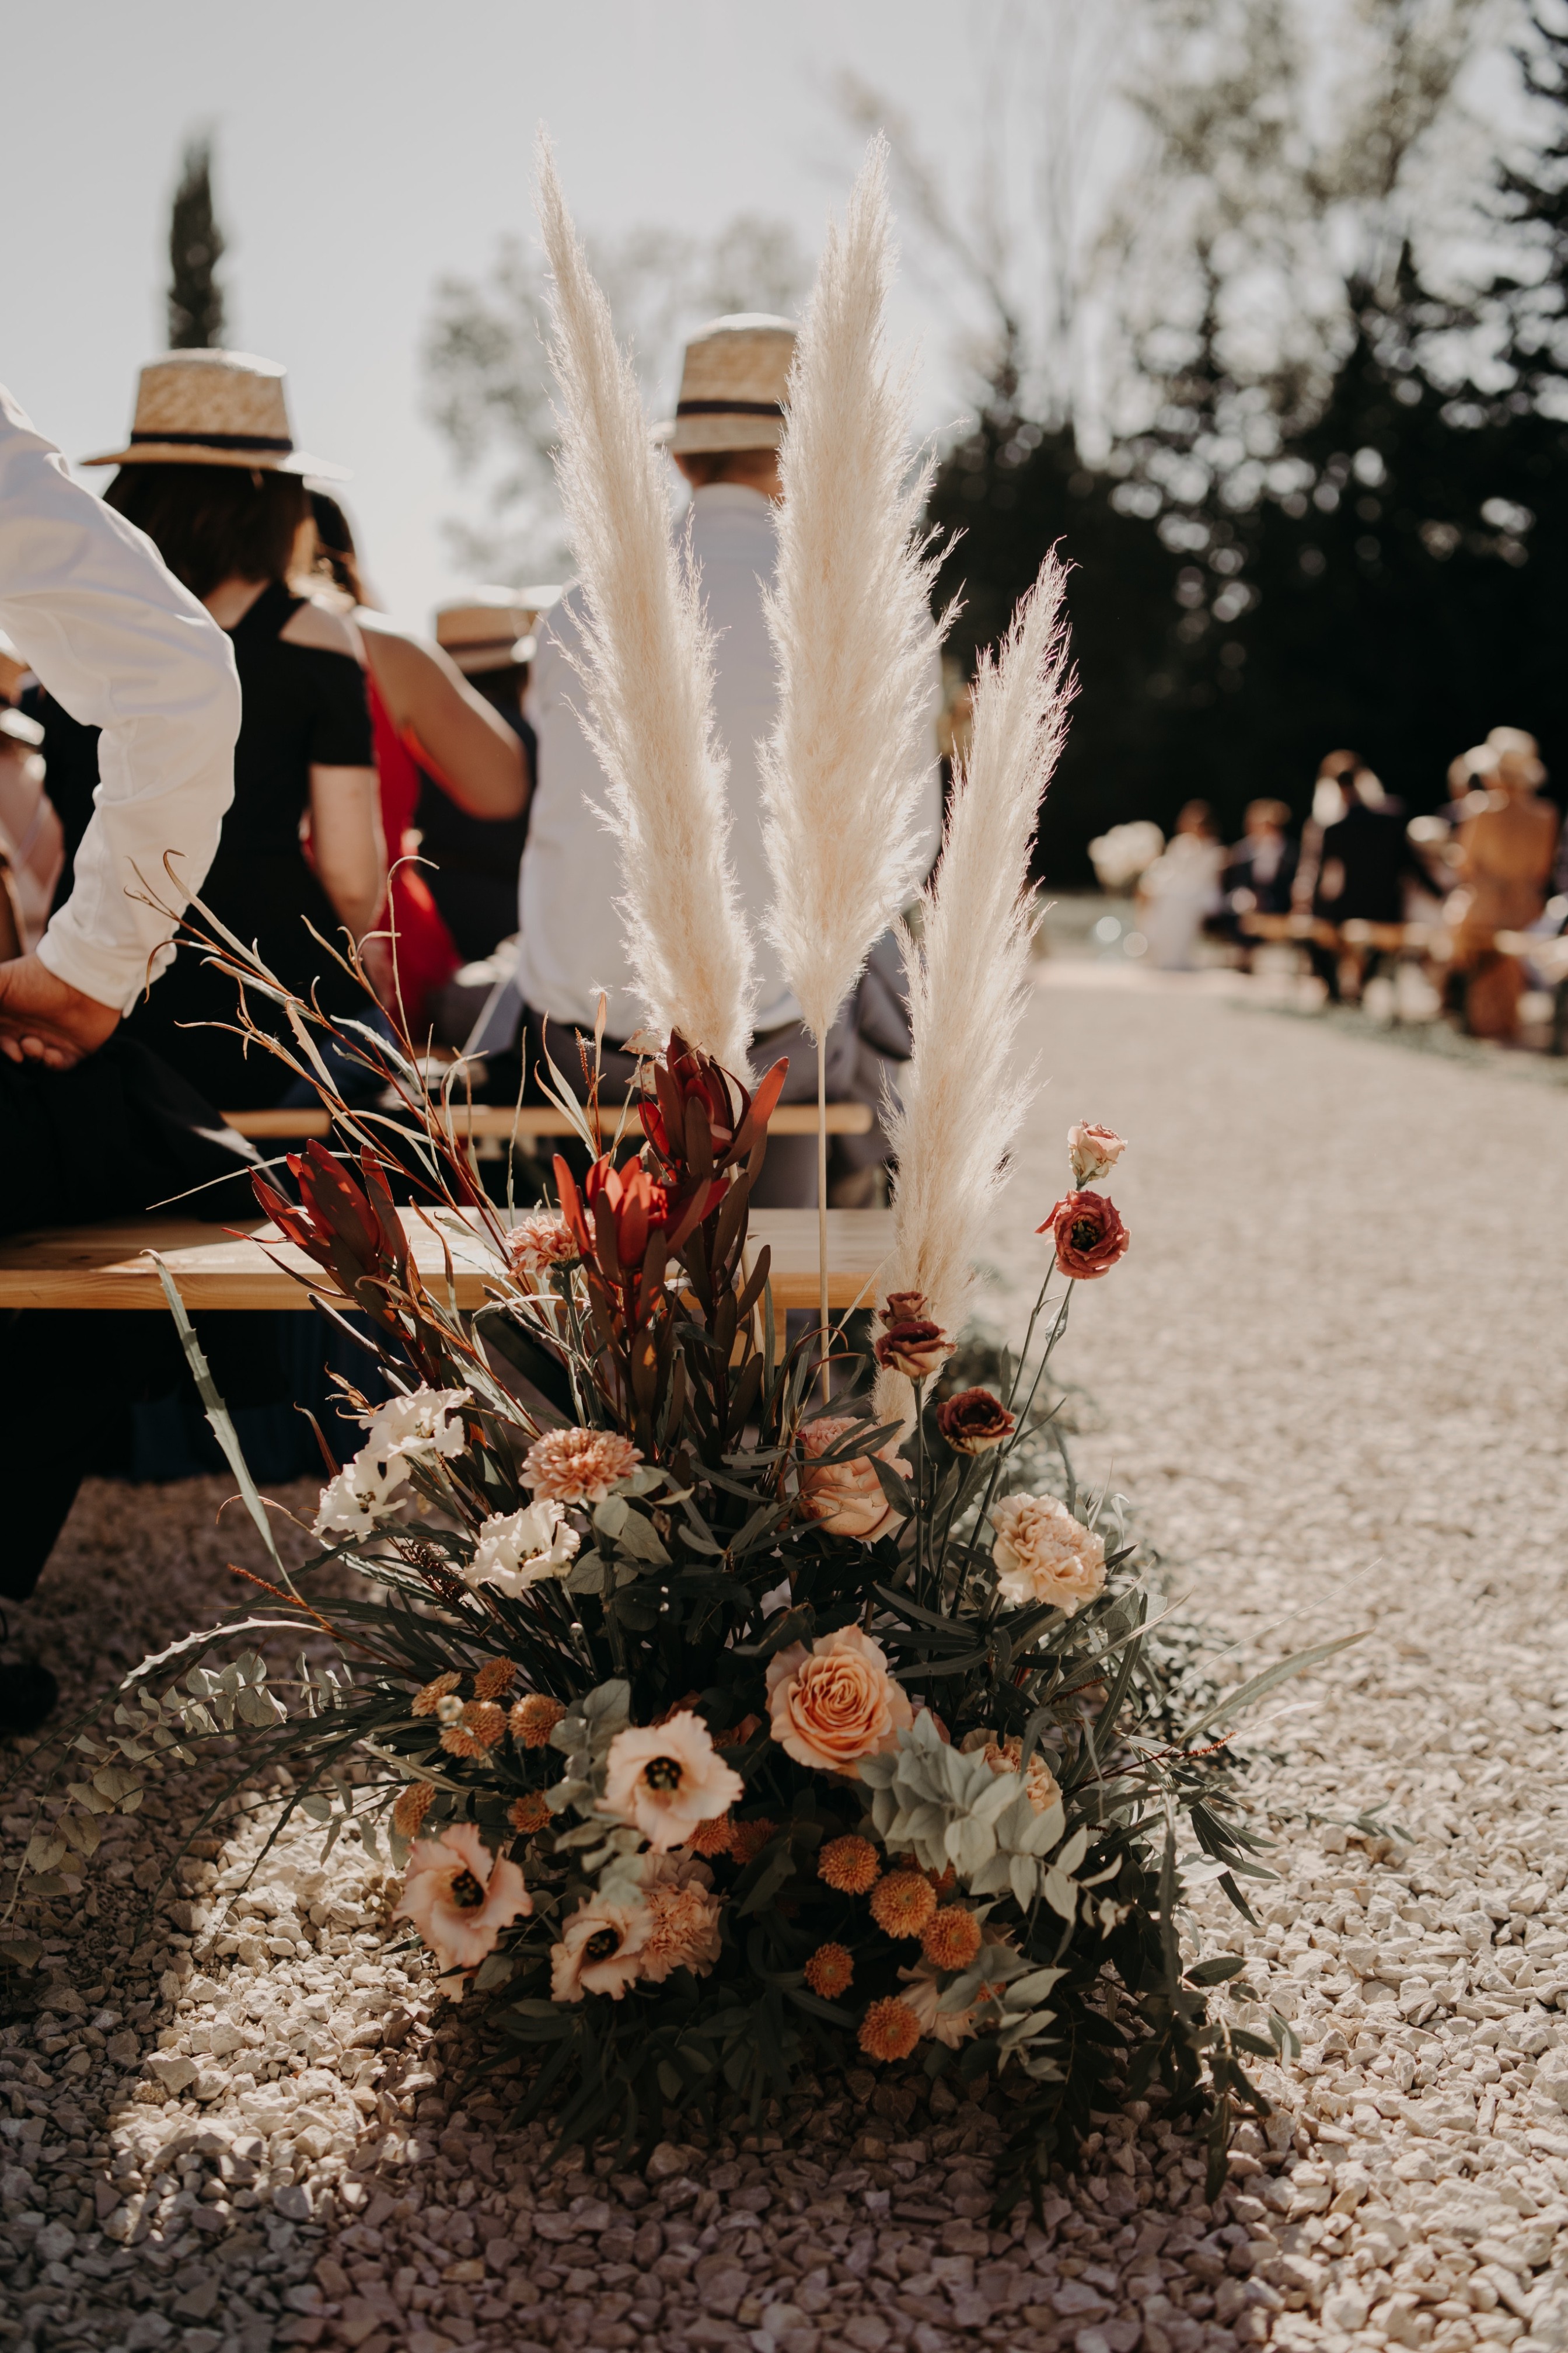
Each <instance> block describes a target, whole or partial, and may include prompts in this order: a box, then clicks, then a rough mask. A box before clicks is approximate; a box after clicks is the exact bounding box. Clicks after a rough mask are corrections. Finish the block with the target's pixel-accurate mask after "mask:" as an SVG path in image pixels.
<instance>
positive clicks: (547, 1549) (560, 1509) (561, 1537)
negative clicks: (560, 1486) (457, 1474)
mask: <svg viewBox="0 0 1568 2353" xmlns="http://www.w3.org/2000/svg"><path fill="white" fill-rule="evenodd" d="M582 1541H583V1539H582V1537H581V1536H580V1535H578V1533H577V1531H576V1529H575V1528H574V1527H572V1526H570V1525H568V1523H567V1518H566V1513H565V1509H564V1506H563V1505H562V1504H558V1503H556V1502H555V1501H554V1499H553V1497H551V1496H543V1495H542V1496H540V1497H539V1498H538V1499H537V1500H536V1501H535V1502H534V1503H531V1504H525V1505H524V1506H523V1508H522V1510H521V1512H497V1513H495V1514H492V1516H491V1517H490V1518H489V1519H488V1520H487V1521H486V1522H485V1523H484V1525H483V1526H482V1527H481V1528H480V1530H479V1542H478V1544H477V1545H476V1546H475V1548H474V1556H473V1558H472V1560H471V1561H470V1562H469V1563H468V1567H467V1568H466V1569H465V1570H464V1571H463V1575H464V1576H465V1577H467V1579H468V1583H469V1584H470V1585H493V1586H495V1587H496V1588H497V1590H498V1591H500V1592H501V1593H504V1594H505V1595H506V1597H507V1599H508V1600H509V1601H515V1600H516V1599H517V1598H518V1596H519V1595H520V1594H521V1593H522V1592H524V1591H526V1589H527V1588H528V1587H529V1586H531V1585H538V1584H539V1583H541V1582H542V1579H543V1578H545V1577H564V1576H565V1574H566V1572H567V1570H568V1569H569V1568H570V1567H571V1566H572V1563H573V1560H574V1558H575V1556H576V1552H577V1547H578V1546H579V1545H580V1544H581V1543H582Z"/></svg>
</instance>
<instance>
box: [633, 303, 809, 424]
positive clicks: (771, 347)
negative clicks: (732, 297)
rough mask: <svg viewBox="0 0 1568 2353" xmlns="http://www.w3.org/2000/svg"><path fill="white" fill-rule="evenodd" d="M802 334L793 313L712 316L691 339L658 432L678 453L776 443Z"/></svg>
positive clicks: (751, 312) (748, 313)
mask: <svg viewBox="0 0 1568 2353" xmlns="http://www.w3.org/2000/svg"><path fill="white" fill-rule="evenodd" d="M794 357H795V328H794V326H793V325H792V324H791V322H790V321H789V320H788V319H775V318H773V317H771V316H770V315H769V314H768V313H767V312H766V311H735V312H734V313H733V314H732V315H731V317H729V318H727V319H710V321H709V322H708V324H707V325H706V326H705V327H702V328H700V329H699V331H698V332H697V333H696V334H695V335H693V337H692V339H691V341H690V342H689V343H688V344H687V346H686V364H685V366H684V367H683V368H682V369H681V372H680V398H679V400H678V401H677V402H676V405H675V415H674V416H673V417H670V418H669V419H668V422H667V423H665V424H663V425H660V426H657V427H655V430H654V438H655V439H656V440H659V441H662V442H663V443H664V444H665V446H666V447H667V448H669V449H671V450H674V451H676V452H677V453H678V454H685V453H690V454H693V455H694V454H695V453H696V452H697V451H698V450H717V449H776V448H778V446H779V443H780V441H781V440H782V439H783V438H784V388H785V386H786V385H787V384H788V382H789V367H790V362H791V360H793V359H794Z"/></svg>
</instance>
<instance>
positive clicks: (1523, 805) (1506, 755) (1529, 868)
mask: <svg viewBox="0 0 1568 2353" xmlns="http://www.w3.org/2000/svg"><path fill="white" fill-rule="evenodd" d="M1487 741H1488V744H1489V746H1490V748H1491V749H1492V750H1493V751H1494V752H1495V753H1496V754H1497V768H1496V772H1495V773H1496V779H1497V788H1496V790H1495V791H1493V792H1490V793H1489V794H1488V795H1487V796H1486V800H1485V805H1484V806H1483V807H1480V808H1479V809H1473V810H1471V811H1470V813H1469V814H1468V815H1467V816H1466V817H1465V818H1464V820H1463V822H1462V823H1461V825H1460V827H1459V829H1458V862H1457V868H1456V871H1457V873H1458V890H1457V891H1456V892H1455V893H1454V895H1453V898H1452V899H1451V900H1450V901H1449V902H1448V905H1447V909H1446V911H1445V912H1446V913H1447V917H1448V921H1449V922H1450V923H1451V924H1452V925H1453V927H1454V934H1455V937H1454V967H1455V970H1456V971H1457V972H1458V973H1461V974H1463V975H1464V976H1465V1026H1466V1028H1467V1029H1468V1031H1469V1033H1470V1035H1471V1037H1473V1038H1500V1039H1512V1038H1516V1037H1517V1036H1518V1035H1519V1001H1520V998H1521V995H1522V994H1523V990H1524V976H1523V971H1522V968H1521V965H1520V961H1519V958H1518V957H1517V956H1513V955H1504V954H1502V953H1501V952H1500V950H1499V949H1498V948H1497V947H1496V946H1495V945H1494V944H1493V935H1494V934H1496V933H1498V932H1500V931H1514V932H1521V931H1526V930H1528V929H1529V927H1530V925H1531V924H1532V923H1536V922H1537V921H1538V920H1539V919H1540V916H1541V913H1542V909H1543V907H1544V906H1545V903H1546V894H1547V892H1548V890H1549V888H1550V886H1551V881H1552V865H1553V862H1554V860H1555V859H1556V855H1557V835H1558V817H1557V811H1556V810H1555V809H1554V808H1553V807H1552V804H1551V803H1550V802H1549V801H1543V800H1542V799H1540V798H1539V797H1538V796H1539V794H1540V790H1541V787H1542V785H1543V784H1544V783H1545V782H1546V770H1545V769H1544V767H1543V766H1542V763H1541V755H1540V753H1539V751H1538V750H1537V747H1536V742H1535V738H1534V736H1533V735H1527V734H1526V733H1525V732H1524V730H1523V729H1522V728H1521V727H1494V728H1493V729H1492V732H1491V733H1490V734H1489V737H1488V738H1487Z"/></svg>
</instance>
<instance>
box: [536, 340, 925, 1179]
mask: <svg viewBox="0 0 1568 2353" xmlns="http://www.w3.org/2000/svg"><path fill="white" fill-rule="evenodd" d="M794 351H795V329H794V327H793V326H792V325H791V323H790V322H789V321H788V320H787V319H778V318H773V317H768V316H764V315H763V314H761V313H758V312H754V311H742V312H738V313H736V314H734V315H732V316H731V317H728V318H722V319H715V320H713V321H711V322H710V323H709V324H708V325H707V326H706V327H704V328H703V329H702V330H701V331H700V333H699V334H697V335H696V336H694V337H693V339H692V341H691V342H690V343H689V344H688V345H687V348H686V356H685V364H684V367H683V370H682V375H681V384H680V398H679V404H678V406H677V409H676V414H675V417H674V418H673V420H672V421H671V422H670V423H669V424H668V426H666V427H661V428H660V437H661V438H663V439H664V441H665V443H666V446H667V447H668V449H669V451H670V454H671V456H672V457H673V459H674V460H675V463H676V465H677V466H678V467H679V470H680V472H681V473H682V475H683V476H684V477H685V479H686V480H687V481H688V482H689V484H690V486H691V509H690V517H689V531H690V535H691V548H692V553H693V555H694V557H695V559H696V562H697V564H698V565H700V570H701V575H702V594H703V598H704V601H705V603H706V606H707V609H708V617H709V621H710V625H711V627H712V628H713V629H714V631H715V633H716V638H717V645H716V649H715V670H714V696H713V715H714V723H715V732H716V733H717V735H718V737H719V739H720V741H721V743H722V744H723V745H724V747H725V750H726V752H727V754H728V757H729V763H730V806H731V818H732V831H731V857H732V860H733V863H734V869H735V874H736V879H737V881H738V883H739V886H740V898H741V903H742V908H743V910H744V913H745V914H746V917H747V919H748V920H749V922H750V924H751V929H752V940H753V943H754V947H755V952H756V957H757V964H758V971H759V977H760V980H761V984H762V987H761V995H760V997H759V999H758V1013H757V1028H756V1032H755V1034H754V1036H753V1038H752V1067H753V1068H754V1069H756V1070H759V1071H761V1070H765V1069H766V1068H767V1067H768V1066H769V1064H770V1063H773V1062H774V1061H777V1060H779V1059H780V1057H781V1056H782V1057H784V1058H786V1059H787V1060H788V1061H789V1065H790V1071H789V1076H788V1079H787V1080H786V1082H785V1084H784V1101H785V1102H803V1101H806V1100H808V1099H809V1100H815V1097H816V1048H815V1046H814V1045H813V1043H812V1041H811V1039H810V1037H809V1035H808V1033H807V1031H806V1029H805V1024H804V1022H803V1021H802V1020H801V1018H800V1008H799V1006H798V1005H797V1004H796V1003H795V998H794V997H793V996H792V995H791V993H790V990H789V988H788V986H787V984H786V982H785V980H784V972H783V969H782V966H781V965H780V962H779V956H778V951H777V949H776V948H775V947H774V946H773V944H772V942H771V941H770V940H769V939H768V937H767V934H766V930H765V928H764V926H765V921H766V916H767V913H768V909H769V906H770V905H771V903H772V899H773V881H772V877H771V875H770V873H769V870H768V863H767V857H766V853H765V851H764V849H763V827H762V780H761V777H760V776H759V773H758V769H757V758H756V746H757V744H758V743H759V742H761V741H763V740H764V739H765V738H766V737H767V736H768V734H769V733H771V731H772V728H773V713H774V707H775V697H776V693H777V688H776V683H775V673H774V665H773V645H772V641H771V639H770V638H769V636H768V632H767V626H766V623H765V621H764V619H763V591H764V589H765V588H766V586H767V584H768V582H769V581H770V580H771V579H772V577H773V569H774V565H775V562H776V556H777V524H776V507H777V502H778V501H779V499H780V498H781V497H782V495H783V485H782V483H781V482H780V480H779V467H778V445H779V441H780V439H781V438H782V435H783V432H784V390H785V385H786V383H787V380H788V375H789V366H790V361H791V358H792V356H793V354H794ZM580 644H581V638H580V635H579V625H578V619H577V600H576V596H575V595H574V593H573V592H572V591H571V590H568V591H567V593H566V594H565V595H564V596H563V598H562V600H561V602H560V604H559V605H558V606H557V607H556V608H555V610H554V612H553V613H552V615H551V617H550V621H549V624H548V627H547V628H545V629H544V630H543V631H542V634H541V638H540V646H539V655H538V659H537V661H536V663H535V666H534V674H533V690H532V698H531V699H532V707H533V711H534V716H535V723H536V724H537V726H538V729H539V783H538V787H537V789H536V791H535V794H534V799H533V807H532V810H531V818H530V828H529V838H528V847H527V849H525V850H524V852H523V858H522V875H521V892H520V907H519V923H520V929H521V941H520V944H519V949H518V965H517V973H518V983H519V987H520V988H521V996H522V999H523V1004H524V1007H525V1008H526V1014H525V1020H526V1053H525V1064H526V1067H527V1069H528V1070H529V1071H530V1072H532V1071H534V1070H536V1069H537V1068H538V1067H539V1065H540V1063H541V1062H542V1057H543V1051H544V1044H545V1029H546V1024H548V1025H549V1030H550V1040H549V1042H550V1050H551V1053H552V1059H553V1060H554V1061H555V1063H556V1066H557V1067H558V1068H559V1069H560V1070H561V1071H563V1073H565V1074H567V1075H568V1076H572V1077H574V1076H575V1071H576V1060H577V1058H576V1053H575V1050H574V1048H573V1045H572V1040H571V1034H570V1033H571V1032H572V1030H573V1029H578V1030H580V1031H582V1032H584V1033H585V1034H591V1033H592V1031H593V1028H594V1023H595V1014H596V1010H597V1007H598V999H599V993H600V991H601V989H603V990H604V991H605V996H606V998H607V1001H608V1029H607V1032H606V1035H607V1037H608V1039H610V1041H611V1042H612V1044H616V1043H618V1041H619V1040H621V1039H626V1037H628V1036H629V1035H630V1034H631V1033H632V1032H633V1031H635V1030H636V1029H637V1026H638V1024H639V1021H640V1018H641V1016H640V1010H639V1007H638V1002H637V997H636V995H635V994H634V992H633V988H632V981H631V974H630V971H629V969H628V967H627V964H626V950H625V948H624V946H623V944H622V941H621V923H620V917H619V915H618V913H616V899H617V898H618V896H619V894H620V877H619V867H618V862H617V852H616V844H615V841H614V840H613V839H612V838H611V836H610V835H609V834H607V833H606V832H605V829H604V828H603V827H602V826H601V825H600V823H599V820H598V818H596V817H595V814H594V811H593V808H592V807H590V806H589V804H591V803H593V802H596V801H600V800H602V798H603V797H604V789H605V786H604V778H603V775H602V772H601V770H600V768H599V766H598V764H597V762H596V761H595V758H594V755H593V754H592V752H591V751H590V750H589V748H588V745H587V744H586V742H585V741H584V736H583V732H582V729H581V727H580V726H579V724H578V721H577V713H576V710H575V708H574V705H575V704H576V703H578V702H581V699H582V698H581V693H580V691H579V689H578V686H577V681H576V673H575V671H574V669H573V667H572V659H573V656H574V653H575V652H576V651H577V650H578V649H579V647H580ZM941 704H942V677H941V665H940V662H939V661H938V660H937V659H936V658H935V656H934V655H933V657H932V660H931V705H930V712H931V765H930V769H929V771H928V775H927V778H926V794H925V803H924V809H923V829H924V838H925V845H926V850H927V854H928V860H929V859H930V858H934V857H935V855H936V850H937V847H938V842H939V838H940V833H941V823H942V780H941V772H940V769H939V765H938V762H937V758H936V735H935V729H936V718H937V713H938V712H939V710H940V708H941ZM890 949H891V944H890V943H879V946H878V948H877V949H876V950H875V951H874V952H873V955H872V960H871V968H870V969H868V973H867V976H866V978H865V980H864V981H863V982H862V984H861V987H860V989H859V991H858V995H857V997H855V998H853V999H852V1000H851V1001H850V1002H849V1003H848V1004H847V1006H846V1007H845V1008H844V1009H843V1010H842V1012H841V1013H840V1015H839V1018H838V1019H837V1022H836V1023H835V1025H834V1027H833V1029H832V1030H831V1031H830V1032H829V1035H828V1038H827V1040H826V1067H827V1092H828V1097H829V1100H830V1101H833V1102H863V1103H868V1104H869V1105H870V1107H871V1109H872V1111H873V1113H876V1112H877V1111H878V1110H879V1108H880V1105H881V1099H882V1087H883V1084H884V1082H885V1081H890V1079H891V1077H892V1074H893V1073H894V1071H896V1069H897V1066H898V1063H899V1061H900V1060H901V1059H907V1057H908V1053H909V1042H908V1028H907V1018H906V1016H905V1012H904V1005H903V991H902V988H901V976H900V975H895V974H891V973H889V969H888V968H887V967H888V965H889V961H890V963H891V965H895V966H896V965H897V956H896V954H890ZM895 1031H896V1032H897V1034H896V1035H895V1034H894V1032H895ZM634 1068H635V1063H634V1060H633V1058H632V1057H631V1056H629V1055H627V1054H625V1053H623V1052H618V1051H617V1052H614V1053H612V1054H610V1055H608V1056H607V1057H606V1060H605V1070H606V1071H607V1073H608V1075H609V1077H610V1079H611V1080H612V1082H615V1083H618V1084H624V1083H626V1082H628V1081H629V1079H630V1077H631V1075H632V1072H633V1070H634ZM835 1142H836V1144H837V1145H838V1146H839V1147H840V1151H839V1154H838V1155H837V1158H838V1163H839V1166H840V1169H841V1171H842V1174H841V1176H840V1179H839V1185H838V1187H837V1190H836V1191H834V1190H831V1189H830V1198H836V1199H837V1200H839V1201H841V1202H845V1203H852V1202H855V1201H858V1200H862V1199H865V1198H869V1192H870V1189H871V1188H873V1187H875V1186H876V1185H877V1183H878V1182H879V1179H878V1176H877V1171H878V1169H879V1167H880V1166H881V1165H882V1163H883V1162H884V1161H885V1159H886V1156H887V1149H888V1146H887V1139H886V1137H885V1136H884V1135H883V1134H881V1132H880V1130H879V1129H878V1128H877V1127H875V1126H873V1128H872V1131H871V1133H870V1134H868V1135H864V1136H842V1137H838V1138H836V1139H835ZM752 1199H753V1200H754V1201H755V1203H756V1204H757V1206H758V1207H759V1208H813V1207H815V1206H816V1141H815V1139H814V1138H813V1137H811V1136H793V1137H776V1138H774V1140H773V1142H772V1143H770V1145H769V1146H768V1156H767V1161H766V1165H765V1166H764V1167H763V1173H762V1176H761V1178H760V1180H759V1183H758V1186H757V1189H756V1191H755V1193H754V1194H753V1195H752Z"/></svg>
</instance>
